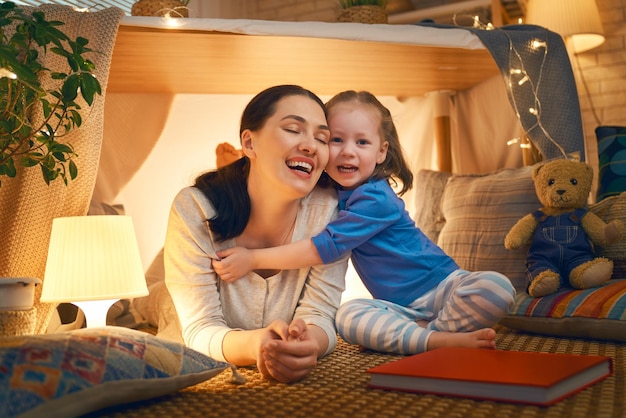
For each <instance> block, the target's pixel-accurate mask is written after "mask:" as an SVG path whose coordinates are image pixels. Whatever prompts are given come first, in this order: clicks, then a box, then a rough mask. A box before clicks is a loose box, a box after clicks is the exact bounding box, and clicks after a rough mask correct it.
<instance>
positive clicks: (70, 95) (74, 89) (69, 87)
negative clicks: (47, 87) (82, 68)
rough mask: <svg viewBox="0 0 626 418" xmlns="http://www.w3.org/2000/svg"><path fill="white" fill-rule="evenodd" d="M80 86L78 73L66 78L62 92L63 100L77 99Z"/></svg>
mask: <svg viewBox="0 0 626 418" xmlns="http://www.w3.org/2000/svg"><path fill="white" fill-rule="evenodd" d="M79 87H80V78H79V76H78V74H72V75H71V76H69V77H68V78H67V80H65V83H63V87H62V88H61V92H62V94H63V102H65V103H67V102H68V101H72V100H75V99H76V97H78V88H79Z"/></svg>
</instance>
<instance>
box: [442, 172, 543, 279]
mask: <svg viewBox="0 0 626 418" xmlns="http://www.w3.org/2000/svg"><path fill="white" fill-rule="evenodd" d="M531 172H532V167H530V166H528V167H523V168H514V169H511V168H506V169H502V170H498V171H496V172H494V173H489V174H477V175H453V176H452V177H450V179H449V180H448V184H447V185H446V188H445V191H444V193H443V197H442V212H443V216H444V217H445V225H444V226H443V228H442V229H441V233H440V234H439V239H438V241H437V243H438V244H439V246H440V247H441V248H442V249H443V250H444V251H445V252H446V253H447V254H449V255H450V256H451V257H452V258H454V260H455V261H456V262H457V263H458V264H459V266H461V268H464V269H467V270H470V271H484V270H493V271H497V272H500V273H502V274H505V275H506V276H507V277H508V278H509V279H510V280H511V282H512V283H513V285H514V286H515V288H516V289H517V290H518V291H525V290H526V285H527V282H528V279H527V276H526V254H527V251H528V249H527V248H520V249H517V250H507V249H506V248H504V237H505V236H506V234H507V233H508V232H509V230H510V229H511V227H512V226H513V225H515V223H516V222H517V221H518V220H519V219H521V218H522V217H523V216H525V215H527V214H528V213H531V212H534V211H535V210H537V209H538V208H539V207H540V206H541V204H540V202H539V200H538V199H537V195H536V194H535V187H534V184H533V181H532V177H531Z"/></svg>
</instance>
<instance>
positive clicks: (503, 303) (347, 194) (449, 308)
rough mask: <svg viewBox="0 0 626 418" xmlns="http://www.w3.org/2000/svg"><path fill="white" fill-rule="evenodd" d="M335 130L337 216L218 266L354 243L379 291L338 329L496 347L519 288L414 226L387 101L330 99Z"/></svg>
mask: <svg viewBox="0 0 626 418" xmlns="http://www.w3.org/2000/svg"><path fill="white" fill-rule="evenodd" d="M327 109H328V125H329V128H330V130H331V139H330V142H329V149H330V155H329V163H328V165H327V166H326V173H327V174H328V176H330V177H331V178H332V180H333V181H334V182H335V183H336V185H337V188H338V194H339V210H340V213H339V217H338V218H337V219H336V220H334V221H332V222H330V223H329V224H328V225H327V226H326V229H325V230H324V231H323V232H321V233H320V234H318V235H316V236H314V237H313V238H311V239H306V240H301V241H297V242H294V243H291V244H288V245H284V246H280V247H275V248H266V249H262V250H246V249H243V248H230V249H227V250H224V251H221V252H219V253H218V254H217V255H218V257H220V258H221V260H214V261H213V267H214V269H215V271H216V272H217V273H218V275H220V277H221V278H222V280H225V281H231V280H236V279H238V278H239V277H241V276H243V275H245V274H246V273H247V272H248V271H250V270H255V269H265V268H283V269H292V268H300V267H303V266H307V265H316V264H319V263H328V262H331V261H333V260H335V259H337V258H338V257H340V256H342V255H345V254H346V253H349V252H350V251H352V263H353V265H354V267H355V269H356V271H357V272H358V274H359V276H360V277H361V279H362V281H363V283H364V284H365V286H366V287H367V289H368V290H369V292H370V293H371V294H372V296H373V297H374V299H373V300H371V299H356V300H352V301H348V302H347V303H345V304H343V305H342V306H341V307H340V308H339V311H338V312H337V316H336V325H337V330H338V331H339V334H340V335H341V337H342V338H343V339H344V340H346V341H348V342H350V343H352V344H359V345H361V346H363V347H365V348H369V349H373V350H377V351H384V352H391V353H398V354H415V353H420V352H423V351H426V350H432V349H434V348H438V347H442V346H451V345H452V346H465V347H479V348H495V331H494V330H493V329H491V328H489V327H491V326H493V325H494V324H496V323H497V322H498V321H499V320H500V318H501V317H502V316H504V315H505V314H506V313H507V312H508V309H509V307H510V306H511V304H512V303H513V298H514V293H515V290H514V288H513V286H512V285H511V282H510V281H509V279H508V278H506V277H505V276H503V275H502V274H499V273H496V272H469V271H465V270H462V269H460V268H459V266H458V265H457V264H456V263H455V262H454V260H453V259H452V258H450V257H449V256H448V255H446V254H445V253H444V252H443V250H441V249H440V248H439V247H438V246H437V245H435V244H434V243H433V242H432V241H430V240H429V239H428V238H427V237H426V236H425V235H424V234H423V233H422V231H421V230H420V229H419V228H417V227H416V226H415V223H414V222H413V220H412V219H411V218H410V216H409V214H408V212H407V211H406V210H405V208H404V203H403V201H402V200H401V199H400V198H399V197H398V196H397V195H396V193H395V192H394V190H393V189H392V187H391V185H390V182H391V183H393V184H394V185H397V181H400V182H401V183H402V187H401V188H400V191H399V193H400V194H402V193H404V192H406V191H407V190H408V189H409V188H410V187H411V185H412V180H413V176H412V174H411V171H410V170H409V168H408V166H407V164H406V162H405V159H404V157H403V155H402V150H401V147H400V141H399V139H398V134H397V131H396V128H395V126H394V124H393V121H392V117H391V114H390V112H389V110H388V109H387V108H386V107H384V106H383V105H382V104H381V103H380V102H379V101H378V100H377V99H376V98H375V97H374V96H373V95H372V94H370V93H368V92H358V93H357V92H354V91H346V92H343V93H340V94H338V95H337V96H335V97H334V98H332V99H331V100H330V101H329V102H328V103H327Z"/></svg>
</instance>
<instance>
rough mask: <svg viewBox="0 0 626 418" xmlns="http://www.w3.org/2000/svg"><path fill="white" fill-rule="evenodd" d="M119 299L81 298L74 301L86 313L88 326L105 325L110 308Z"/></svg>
mask: <svg viewBox="0 0 626 418" xmlns="http://www.w3.org/2000/svg"><path fill="white" fill-rule="evenodd" d="M118 300H119V299H105V300H81V301H80V302H72V303H73V304H74V305H76V306H78V307H79V308H80V310H81V311H83V313H84V314H85V322H86V324H87V328H96V327H105V326H106V324H107V313H108V312H109V308H110V307H111V305H113V304H114V303H115V302H117V301H118Z"/></svg>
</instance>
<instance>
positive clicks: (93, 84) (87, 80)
mask: <svg viewBox="0 0 626 418" xmlns="http://www.w3.org/2000/svg"><path fill="white" fill-rule="evenodd" d="M80 94H82V96H83V99H85V101H86V102H87V104H88V105H89V106H91V105H92V104H93V99H94V96H95V95H96V94H102V90H101V88H100V82H99V81H98V79H97V78H96V77H94V76H93V75H92V74H86V73H82V74H81V75H80Z"/></svg>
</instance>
